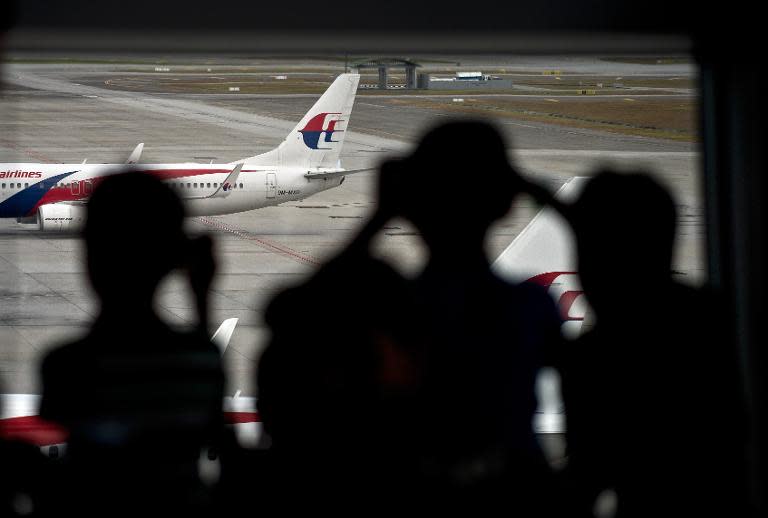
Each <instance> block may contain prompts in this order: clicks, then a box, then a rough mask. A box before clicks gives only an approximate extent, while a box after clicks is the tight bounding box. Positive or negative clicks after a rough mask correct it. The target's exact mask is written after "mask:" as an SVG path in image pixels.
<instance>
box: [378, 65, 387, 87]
mask: <svg viewBox="0 0 768 518" xmlns="http://www.w3.org/2000/svg"><path fill="white" fill-rule="evenodd" d="M379 88H381V89H382V90H384V89H386V88H387V67H385V66H379Z"/></svg>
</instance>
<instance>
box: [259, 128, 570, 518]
mask: <svg viewBox="0 0 768 518" xmlns="http://www.w3.org/2000/svg"><path fill="white" fill-rule="evenodd" d="M468 179H474V180H476V181H478V182H481V184H482V185H487V186H488V188H487V189H484V190H482V192H474V193H473V192H468V191H467V188H466V185H467V180H468ZM524 186H525V183H524V182H523V181H522V180H521V179H520V178H519V177H518V176H517V175H516V173H515V172H514V171H513V170H512V168H511V167H510V166H509V164H508V162H507V159H506V151H505V149H504V144H503V141H502V140H501V137H500V136H499V135H498V133H497V132H496V131H495V130H494V129H492V128H491V127H489V126H488V125H485V124H481V123H474V122H462V123H451V124H448V125H445V126H442V127H439V128H437V129H435V130H433V131H432V132H430V133H428V134H427V135H426V136H425V137H424V139H423V140H422V142H421V143H420V144H419V146H418V148H417V149H416V151H415V152H414V153H413V154H412V155H411V156H409V157H408V158H406V159H404V160H396V161H390V162H387V163H385V164H384V166H383V167H382V171H381V175H380V186H379V206H378V208H377V210H376V212H375V213H374V215H373V217H372V218H371V220H370V221H369V222H368V223H367V224H366V226H365V227H364V228H363V229H362V231H361V232H360V234H359V235H358V236H357V237H356V238H355V239H354V240H353V242H352V243H351V244H350V246H349V247H347V249H345V250H344V251H342V253H341V254H340V255H339V256H338V257H336V258H335V259H333V260H332V261H330V262H329V263H328V264H327V265H325V266H324V267H323V268H321V270H320V271H319V272H318V273H317V274H316V275H315V276H313V277H312V278H311V279H310V280H309V281H308V282H307V283H305V284H303V285H301V286H299V287H297V288H294V289H292V290H288V291H287V292H285V293H283V294H281V295H279V296H278V297H277V298H276V299H275V300H274V301H273V303H272V304H271V305H270V308H269V310H268V311H267V315H266V319H267V323H268V324H269V326H270V328H271V329H272V331H273V336H272V341H271V343H270V344H269V346H268V348H267V349H266V350H265V352H264V355H263V357H262V359H261V361H260V364H259V371H258V386H259V403H258V404H259V411H260V413H261V415H262V418H263V421H264V425H265V429H266V430H267V432H268V433H269V434H270V436H271V437H272V440H273V447H272V450H271V451H272V453H273V455H274V458H275V459H279V460H275V461H274V462H275V463H276V464H279V465H280V467H281V468H283V469H284V468H285V467H286V466H291V468H290V469H289V470H284V474H283V475H282V476H283V478H284V479H285V480H286V481H288V482H290V483H292V485H290V488H291V489H292V490H293V491H294V492H295V494H302V495H308V494H312V495H315V494H316V492H319V493H320V495H321V496H320V497H319V498H320V499H321V500H322V499H323V498H327V495H332V497H331V498H336V501H337V502H341V503H342V504H341V505H342V506H343V507H342V508H343V509H345V510H346V511H350V510H351V506H352V505H353V504H354V503H359V504H360V505H361V506H362V507H359V508H358V510H363V512H370V511H372V510H379V511H380V510H381V506H382V505H384V506H386V505H389V506H395V507H396V506H398V505H402V504H403V503H404V502H413V501H414V499H415V500H417V502H418V505H419V506H420V507H421V508H423V509H427V510H431V511H435V512H437V511H445V510H450V509H452V508H454V506H456V505H457V504H458V505H462V504H465V505H471V506H472V508H473V511H475V512H477V511H478V510H481V511H490V510H491V509H493V510H494V511H496V510H497V509H499V507H498V506H499V505H501V506H503V509H506V510H510V511H511V510H517V511H519V512H521V513H527V515H528V516H537V515H544V514H547V512H546V508H547V503H548V501H547V499H551V498H552V495H551V494H549V493H548V490H549V489H550V487H549V485H548V484H549V481H550V476H549V475H550V474H549V471H548V467H547V465H546V462H545V459H544V457H543V455H542V453H541V451H540V449H539V447H538V444H537V442H536V440H535V437H534V434H533V430H532V418H533V414H534V411H535V409H536V400H535V395H534V380H535V378H536V374H537V372H538V370H539V368H540V367H541V366H542V365H543V364H544V363H545V362H546V360H547V358H546V356H547V350H548V348H549V347H552V346H554V345H555V344H556V343H557V342H558V340H559V327H560V320H559V316H558V313H557V311H556V309H555V307H554V303H553V302H552V300H551V299H550V298H549V296H548V295H547V294H546V293H545V292H544V291H542V290H541V289H540V288H539V287H536V286H528V285H513V284H509V283H507V282H505V281H503V280H501V279H500V278H498V277H496V276H495V275H494V274H493V273H492V272H491V271H490V266H489V262H488V259H487V257H486V256H485V251H484V240H485V234H486V232H487V229H488V227H489V225H490V224H491V223H492V222H493V221H495V220H496V219H498V218H500V217H502V216H503V215H504V214H506V212H507V211H508V210H509V207H510V204H511V202H512V199H513V198H514V196H515V195H516V194H517V193H518V192H520V189H522V188H523V187H524ZM395 216H404V217H406V218H408V219H410V220H411V221H412V222H413V223H414V224H415V225H416V226H417V228H418V229H419V230H420V231H421V233H422V236H423V238H424V241H425V243H426V245H427V247H428V249H429V263H428V265H427V266H426V268H425V270H424V272H423V273H422V275H421V276H420V277H419V278H418V279H417V280H416V281H408V280H406V279H404V278H402V277H401V276H400V275H399V274H397V273H396V272H395V271H394V270H392V269H391V268H390V267H389V266H387V265H386V264H384V263H382V262H381V261H378V260H376V259H374V258H373V257H372V256H371V253H370V250H369V245H370V241H371V238H372V237H373V236H374V235H375V234H376V232H377V231H379V230H380V229H381V228H382V226H383V225H384V224H385V223H386V222H387V221H388V220H390V219H391V218H392V217H395ZM308 488H309V489H308ZM304 501H306V500H304ZM336 508H338V507H335V509H336Z"/></svg>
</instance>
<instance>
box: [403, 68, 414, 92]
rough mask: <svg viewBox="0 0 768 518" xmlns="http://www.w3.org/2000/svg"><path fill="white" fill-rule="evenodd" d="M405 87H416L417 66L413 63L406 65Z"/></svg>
mask: <svg viewBox="0 0 768 518" xmlns="http://www.w3.org/2000/svg"><path fill="white" fill-rule="evenodd" d="M405 87H406V88H416V67H414V66H413V65H406V66H405Z"/></svg>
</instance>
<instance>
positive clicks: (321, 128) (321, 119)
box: [299, 112, 344, 149]
mask: <svg viewBox="0 0 768 518" xmlns="http://www.w3.org/2000/svg"><path fill="white" fill-rule="evenodd" d="M339 116H341V113H339V112H324V113H318V114H317V115H315V116H314V117H312V118H311V119H309V122H307V125H306V126H304V129H300V130H299V133H301V136H302V137H304V144H306V146H307V147H308V148H310V149H331V147H330V146H324V147H321V144H323V143H327V144H331V143H334V142H338V140H333V134H334V133H340V132H342V131H344V130H340V129H336V124H338V123H339V122H343V121H342V120H341V119H339ZM323 134H325V137H324V138H323V139H322V141H321V140H320V138H321V137H322V136H323Z"/></svg>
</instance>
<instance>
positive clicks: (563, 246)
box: [492, 176, 588, 433]
mask: <svg viewBox="0 0 768 518" xmlns="http://www.w3.org/2000/svg"><path fill="white" fill-rule="evenodd" d="M586 180H587V178H586V177H579V176H577V177H574V178H571V179H570V180H568V181H567V182H565V184H563V186H562V187H561V188H560V189H559V190H558V191H557V193H556V194H555V198H556V199H557V200H558V201H561V202H569V201H572V200H573V199H574V198H575V197H576V196H578V194H579V193H580V192H581V189H582V188H583V186H584V183H585V182H586ZM492 268H493V270H494V271H495V272H496V273H497V274H498V275H500V276H501V277H504V278H507V279H509V280H511V281H513V282H524V281H529V282H535V283H537V284H540V285H542V286H544V287H545V288H547V289H548V291H549V293H550V295H552V297H553V298H554V299H555V301H556V302H557V304H558V306H559V308H560V312H561V315H562V318H563V322H564V323H563V335H564V336H566V337H568V338H575V337H576V336H578V335H579V334H580V333H581V332H582V328H583V325H584V319H585V317H586V315H587V311H588V307H587V302H586V299H585V297H584V293H583V291H582V290H581V284H580V282H579V278H578V275H577V274H576V247H575V243H574V236H573V232H572V231H571V228H570V226H569V225H568V223H567V222H566V221H565V219H564V218H563V216H561V215H560V214H559V213H558V212H557V211H556V210H555V209H553V208H551V207H544V208H543V209H542V210H541V211H540V212H539V213H538V214H537V215H536V216H535V217H534V218H533V220H531V222H530V223H529V224H528V226H527V227H525V228H524V229H523V231H522V232H521V233H520V234H519V235H518V236H517V237H516V238H515V240H514V241H512V243H511V244H510V245H509V246H508V247H507V248H506V250H504V251H503V252H502V253H501V255H499V257H497V258H496V261H494V263H493V266H492ZM536 391H537V397H538V400H539V408H538V409H537V411H536V416H535V418H534V429H535V430H536V431H537V432H538V433H563V432H564V431H565V414H564V410H563V404H562V400H561V398H560V380H559V377H558V375H557V373H556V372H555V371H554V370H552V369H544V370H543V372H542V373H541V374H540V375H539V379H538V380H537V383H536Z"/></svg>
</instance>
